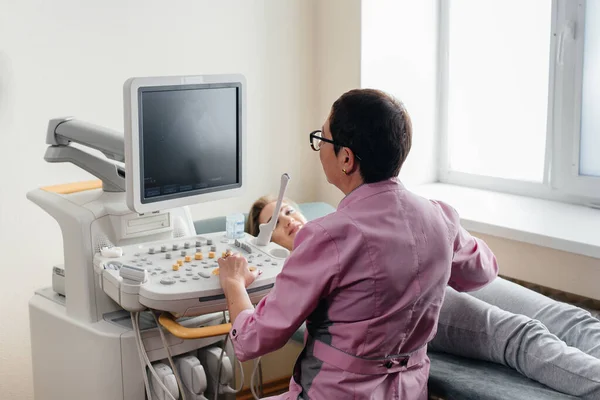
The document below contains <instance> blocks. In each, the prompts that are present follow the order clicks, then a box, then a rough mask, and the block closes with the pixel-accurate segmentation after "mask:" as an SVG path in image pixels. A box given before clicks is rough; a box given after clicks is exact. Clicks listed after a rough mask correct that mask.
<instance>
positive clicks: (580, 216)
mask: <svg viewBox="0 0 600 400" xmlns="http://www.w3.org/2000/svg"><path fill="white" fill-rule="evenodd" d="M410 190H412V191H413V192H414V193H416V194H418V195H420V196H423V197H425V198H429V199H435V200H441V201H444V202H446V203H448V204H449V205H451V206H452V207H454V208H455V209H456V211H458V213H459V214H460V217H461V221H462V225H463V227H464V228H465V229H467V230H469V231H472V232H479V233H483V234H488V235H492V236H497V237H501V238H506V239H511V240H516V241H521V242H526V243H531V244H535V245H538V246H544V247H549V248H553V249H557V250H562V251H567V252H570V253H575V254H580V255H584V256H588V257H594V258H598V259H600V210H599V209H594V208H590V207H584V206H579V205H572V204H565V203H560V202H555V201H549V200H541V199H536V198H531V197H525V196H516V195H512V194H504V193H497V192H491V191H487V190H480V189H472V188H467V187H462V186H455V185H449V184H444V183H432V184H426V185H420V186H416V187H411V188H410ZM599 265H600V262H599Z"/></svg>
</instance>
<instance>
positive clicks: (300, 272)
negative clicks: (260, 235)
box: [218, 89, 498, 399]
mask: <svg viewBox="0 0 600 400" xmlns="http://www.w3.org/2000/svg"><path fill="white" fill-rule="evenodd" d="M411 137H412V125H411V121H410V117H409V115H408V113H407V111H406V109H405V108H404V106H403V105H402V104H401V103H400V102H398V101H397V100H395V99H393V98H392V97H390V96H388V95H386V94H384V93H383V92H380V91H376V90H369V89H362V90H352V91H350V92H347V93H345V94H344V95H342V96H341V97H340V98H339V99H338V100H337V101H336V102H335V103H334V104H333V106H332V109H331V112H330V115H329V117H328V118H327V120H326V121H325V124H324V125H323V128H322V134H321V135H319V134H312V135H311V145H312V146H313V148H315V149H319V150H320V152H319V155H320V160H321V165H322V167H323V171H324V172H325V175H326V177H327V180H328V181H329V182H330V183H331V184H333V185H334V186H336V187H337V188H338V189H340V190H341V191H342V192H343V193H344V194H345V195H346V196H345V198H344V199H343V200H342V201H341V202H340V204H339V206H338V208H337V210H336V211H335V212H334V213H332V214H329V215H327V216H325V217H323V218H321V219H317V220H314V221H311V222H309V223H307V224H306V225H305V226H304V228H303V229H302V230H301V231H300V232H298V234H297V236H296V239H295V242H294V251H293V253H292V254H291V255H290V257H289V258H288V259H287V260H286V262H285V265H284V267H283V269H282V271H281V273H280V274H279V275H278V277H277V280H276V283H275V286H274V288H273V289H272V290H271V292H270V293H269V294H268V295H267V296H266V297H265V298H263V299H262V300H261V301H260V302H259V304H258V305H257V307H256V309H254V307H253V306H252V303H251V302H250V299H249V297H248V294H247V293H246V287H247V286H248V285H250V284H251V283H252V282H253V281H254V279H255V278H256V275H255V274H256V271H254V272H251V271H250V270H249V268H248V263H247V261H246V260H245V259H244V258H243V257H242V256H240V255H233V256H230V257H228V258H225V259H223V258H221V259H219V261H218V262H219V266H220V275H219V278H220V282H221V286H222V287H223V291H224V293H225V296H226V297H227V303H228V307H229V312H230V317H231V320H232V322H233V327H232V329H231V332H230V336H231V339H232V343H233V346H234V349H235V352H236V355H237V357H238V358H239V359H240V360H242V361H244V360H248V359H252V358H256V357H258V356H261V355H264V354H266V353H269V352H272V351H274V350H276V349H278V348H280V347H282V346H283V345H284V344H285V343H286V342H287V341H288V339H289V338H290V337H291V336H292V334H293V333H294V332H295V331H296V329H298V327H299V326H300V325H301V324H302V323H303V322H304V321H306V326H307V335H306V338H305V346H304V349H303V351H302V353H301V355H300V356H299V358H298V360H297V362H296V365H295V368H294V373H293V377H292V379H291V381H290V387H289V392H287V393H286V394H283V395H281V396H280V397H278V398H281V399H296V398H303V399H306V398H311V399H349V398H354V399H426V398H427V378H428V375H429V359H428V358H427V354H426V350H427V343H428V342H429V341H430V340H431V339H432V338H433V336H434V335H435V331H436V324H437V320H438V317H439V312H440V307H441V304H442V300H443V296H444V290H445V287H446V285H447V284H448V283H449V284H450V285H451V286H452V287H454V288H455V289H457V290H475V289H478V288H481V287H483V286H485V285H486V284H487V283H489V282H491V281H492V280H493V279H494V278H495V277H496V275H497V271H498V267H497V264H496V259H495V257H494V255H493V254H492V252H491V251H490V250H489V248H488V247H487V245H486V244H485V243H484V242H482V241H481V240H479V239H476V238H474V237H472V236H471V235H469V234H468V233H467V232H466V231H465V230H464V229H463V228H462V227H461V226H460V222H459V217H458V215H457V213H456V212H455V211H454V210H453V209H452V208H451V207H449V206H447V205H446V204H444V203H440V202H432V201H429V200H425V199H423V198H421V197H418V196H416V195H414V194H412V193H411V192H409V191H408V190H406V188H405V187H404V186H403V185H402V183H401V182H400V181H399V180H398V179H397V178H396V177H397V176H398V173H399V171H400V167H401V166H402V164H403V162H404V160H405V159H406V157H407V155H408V153H409V150H410V147H411Z"/></svg>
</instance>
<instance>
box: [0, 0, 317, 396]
mask: <svg viewBox="0 0 600 400" xmlns="http://www.w3.org/2000/svg"><path fill="white" fill-rule="evenodd" d="M313 12H314V2H313V1H306V0H285V1H284V0H270V1H246V0H239V1H208V0H194V1H192V0H188V1H178V2H176V3H175V2H171V3H169V2H164V1H157V0H156V1H148V0H144V1H143V0H138V1H134V0H106V1H103V2H81V1H78V0H55V1H51V2H50V1H43V0H39V1H33V0H21V1H11V0H0V139H1V140H2V143H3V149H2V156H1V157H0V171H1V172H0V174H1V184H0V254H2V255H3V260H2V266H1V268H2V273H3V278H2V279H0V307H1V310H0V311H1V313H2V316H3V318H4V321H5V322H4V323H2V324H0V399H31V398H32V386H31V362H30V357H31V355H30V347H29V323H28V308H27V302H28V300H29V298H30V297H31V296H32V294H33V292H34V290H35V289H37V288H40V287H43V286H48V285H50V277H51V267H52V265H54V264H59V263H61V260H62V239H61V232H60V229H59V227H58V225H57V223H55V222H54V220H53V219H52V218H51V217H50V216H48V215H47V214H45V213H44V212H43V211H42V210H41V209H39V208H37V206H35V205H34V204H32V203H30V202H29V201H28V200H27V199H26V198H25V194H26V192H27V191H29V190H31V189H34V188H36V187H39V186H43V185H50V184H58V183H65V182H73V181H79V180H88V179H92V177H91V176H90V175H88V174H87V173H85V172H83V171H82V170H79V169H78V168H77V167H75V166H73V165H66V164H65V165H60V164H47V163H45V162H44V161H43V155H44V151H45V148H46V145H45V143H44V141H45V132H46V124H47V122H48V120H49V119H50V118H53V117H58V116H64V115H73V116H76V117H77V118H80V119H82V120H86V121H89V122H93V123H97V124H100V125H104V126H107V127H110V128H113V129H117V130H120V131H122V126H123V117H122V84H123V82H124V81H125V79H126V78H128V77H130V76H147V75H178V74H198V73H230V72H239V73H243V74H244V75H245V76H246V79H247V82H248V96H247V102H248V134H249V140H248V142H249V149H248V150H249V154H248V166H249V174H248V175H249V180H250V182H249V185H248V190H247V194H246V195H245V196H244V197H243V198H238V199H231V200H228V201H221V202H219V203H214V204H204V205H202V206H201V207H200V206H196V207H194V208H193V213H194V216H195V217H197V218H200V217H205V216H209V215H211V214H213V215H214V214H216V215H223V214H226V213H228V212H232V211H239V210H247V209H248V208H249V206H250V203H251V201H252V200H254V199H255V198H256V197H258V196H260V195H262V194H265V193H267V192H276V190H277V189H278V185H279V176H280V174H281V173H283V172H286V171H287V172H289V173H290V174H291V176H292V181H291V183H290V186H289V187H288V193H289V195H290V196H291V197H293V198H294V199H296V200H298V201H305V200H312V199H313V198H314V195H315V190H314V189H313V186H315V185H314V184H312V182H313V180H314V173H315V172H319V171H318V170H316V165H315V164H314V163H306V162H304V160H306V158H307V156H311V157H314V155H313V154H312V151H311V150H310V149H309V146H308V140H307V137H306V136H307V135H308V132H309V130H310V129H311V128H312V127H313V126H315V125H317V126H318V124H320V122H321V121H320V119H319V118H316V119H315V117H314V111H315V94H314V92H313V85H311V84H310V83H311V82H313V80H314V73H315V71H314V67H313V65H314V62H313V61H314V60H313V51H312V46H313V33H312V32H313V30H312V29H310V26H311V24H312V17H313ZM57 362H60V361H59V360H57Z"/></svg>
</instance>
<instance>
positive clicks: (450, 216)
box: [437, 202, 498, 292]
mask: <svg viewBox="0 0 600 400" xmlns="http://www.w3.org/2000/svg"><path fill="white" fill-rule="evenodd" d="M437 203H438V205H439V207H440V208H441V210H442V212H443V213H444V215H445V216H446V218H447V221H448V228H449V233H450V240H451V242H452V243H451V244H452V246H453V251H454V254H453V258H452V268H451V270H450V279H449V281H448V285H449V286H450V287H452V288H453V289H455V290H457V291H459V292H468V291H473V290H477V289H480V288H482V287H484V286H486V285H487V284H488V283H490V282H492V281H493V280H494V279H495V278H496V277H497V276H498V262H497V260H496V256H495V255H494V253H493V252H492V250H491V249H490V248H489V247H488V245H487V244H486V243H485V242H484V241H483V240H481V239H478V238H476V237H474V236H472V235H471V234H470V233H469V232H468V231H467V230H466V229H465V228H463V227H462V226H461V224H460V217H459V215H458V213H457V212H456V210H454V209H453V208H452V207H450V206H449V205H447V204H445V203H442V202H437Z"/></svg>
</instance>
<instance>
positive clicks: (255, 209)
mask: <svg viewBox="0 0 600 400" xmlns="http://www.w3.org/2000/svg"><path fill="white" fill-rule="evenodd" d="M274 201H277V197H275V196H272V195H266V196H262V197H260V198H259V199H258V200H256V201H255V202H254V204H252V207H250V212H249V213H248V218H247V219H246V232H248V233H249V234H251V235H252V236H258V233H259V232H260V228H259V226H260V222H258V217H259V216H260V213H261V212H262V210H263V209H264V208H265V206H266V205H267V204H269V203H272V202H274ZM283 203H285V204H287V205H289V206H291V207H293V208H295V209H296V210H298V206H297V205H296V203H295V202H293V201H292V200H290V199H288V198H285V197H284V198H283V202H282V204H283Z"/></svg>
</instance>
